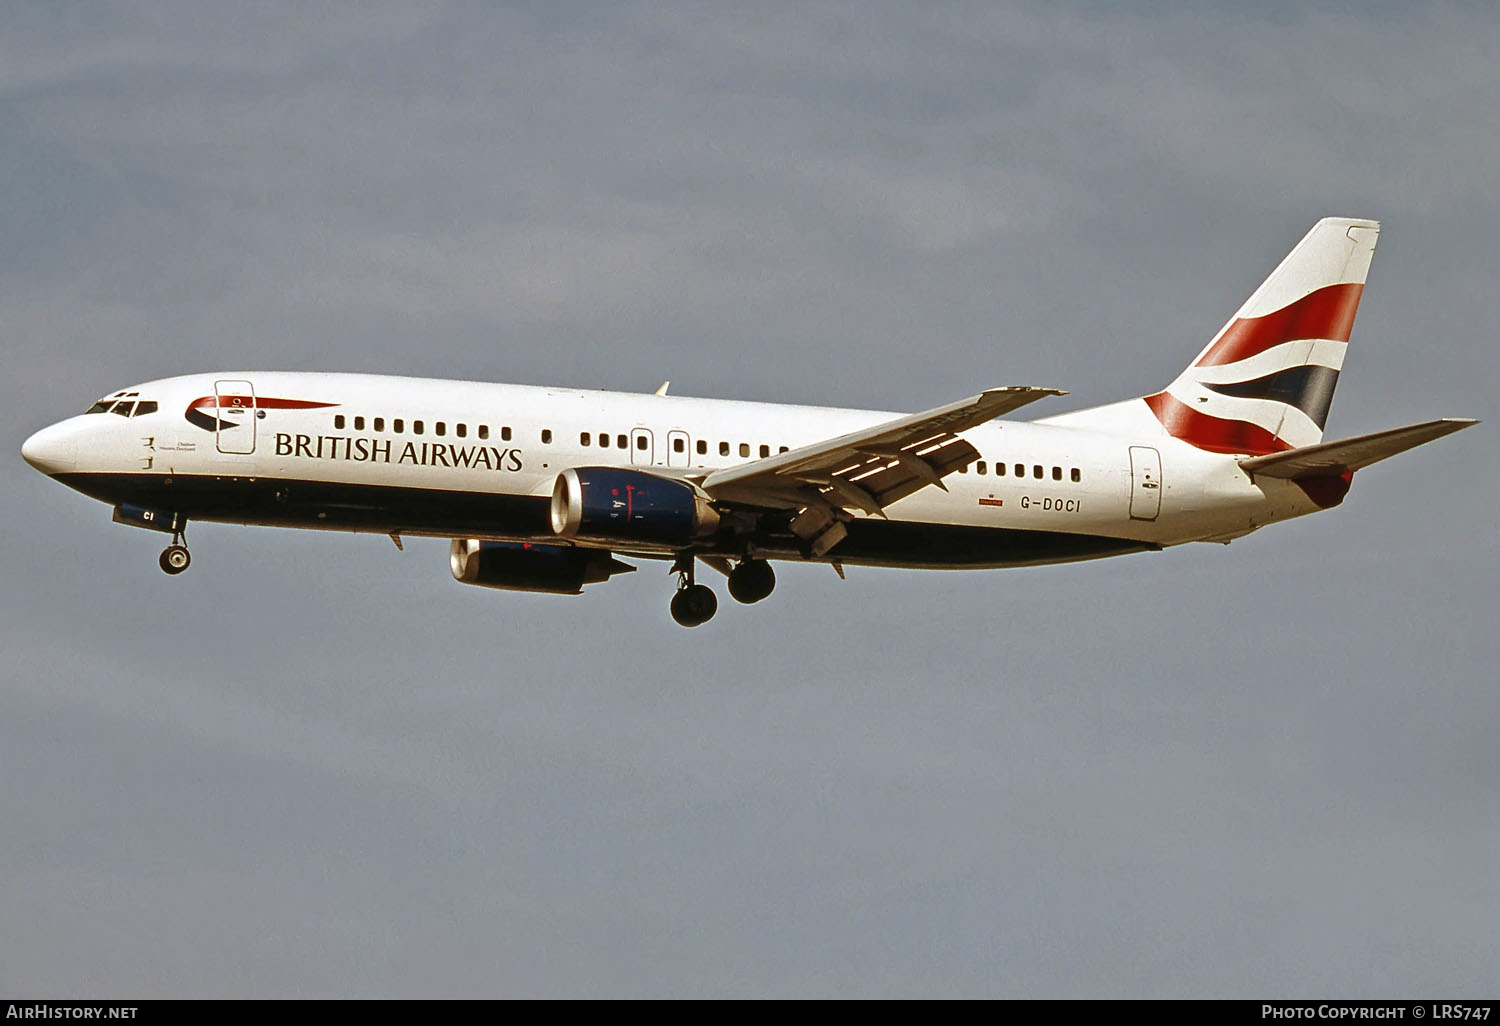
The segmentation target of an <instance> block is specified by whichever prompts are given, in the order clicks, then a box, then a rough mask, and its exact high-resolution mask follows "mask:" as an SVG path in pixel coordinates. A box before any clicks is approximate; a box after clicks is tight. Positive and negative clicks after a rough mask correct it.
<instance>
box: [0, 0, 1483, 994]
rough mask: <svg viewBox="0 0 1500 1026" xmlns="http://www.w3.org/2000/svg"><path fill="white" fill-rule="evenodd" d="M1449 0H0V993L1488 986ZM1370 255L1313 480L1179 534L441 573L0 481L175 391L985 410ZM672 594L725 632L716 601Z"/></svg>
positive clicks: (386, 553)
mask: <svg viewBox="0 0 1500 1026" xmlns="http://www.w3.org/2000/svg"><path fill="white" fill-rule="evenodd" d="M1497 110H1500V14H1497V13H1496V12H1495V10H1494V9H1493V8H1492V7H1491V6H1490V5H1483V4H1442V3H1440V4H1432V5H1421V6H1420V7H1412V6H1408V5H1366V4H1320V3H1310V4H1279V3H1273V4H1265V5H1252V6H1247V5H1202V6H1196V5H1195V6H1191V7H1186V6H1184V7H1178V6H1177V5H1163V4H1141V5H1133V6H1123V5H1122V6H1116V5H1092V4H1055V3H1016V4H988V3H978V4H969V3H934V4H921V5H913V4H903V3H860V4H850V3H842V4H825V3H798V4H786V5H780V4H752V5H739V6H732V7H731V6H727V5H726V6H719V5H702V4H630V3H624V4H613V3H611V4H598V5H589V4H582V3H580V4H571V5H561V6H558V5H551V4H517V5H504V4H490V3H403V4H397V5H371V4H344V3H330V4H324V5H316V6H314V5H304V4H289V5H275V4H256V5H243V6H241V5H233V6H231V5H203V4H196V3H157V2H142V3H136V4H130V5H114V4H90V3H82V4H68V5H58V4H51V3H42V2H35V3H26V2H22V3H15V4H7V5H5V6H4V8H3V9H0V183H3V188H0V240H3V245H0V353H3V356H4V368H5V373H4V375H3V376H0V399H3V401H0V439H3V440H4V441H5V444H6V445H7V446H8V447H9V450H10V453H11V455H10V457H9V458H8V459H0V494H3V495H4V500H3V501H4V509H5V511H6V514H7V521H8V529H7V530H6V531H5V532H4V533H3V534H0V573H3V575H4V579H5V580H6V581H7V582H8V586H7V587H6V588H5V589H4V590H3V592H0V646H3V652H4V654H5V658H4V660H3V663H0V666H3V669H0V779H3V781H4V783H3V784H0V823H3V824H4V828H3V829H0V993H4V994H8V995H12V996H25V997H27V998H42V997H55V998H79V997H90V996H91V997H110V998H129V997H136V998H173V997H175V998H189V997H320V998H333V997H377V998H378V997H401V998H410V997H993V998H1018V997H1218V998H1232V997H1242V998H1264V997H1269V996H1281V997H1333V996H1348V997H1393V998H1399V997H1408V998H1411V997H1432V998H1440V997H1444V996H1469V997H1472V996H1475V995H1484V994H1493V993H1494V992H1495V990H1496V982H1497V979H1500V974H1497V968H1496V967H1497V966H1500V926H1497V924H1500V875H1497V874H1496V872H1495V866H1496V864H1497V859H1500V811H1497V807H1496V804H1495V800H1494V795H1495V794H1496V793H1497V791H1500V747H1497V746H1496V744H1495V737H1496V733H1497V729H1496V728H1497V726H1500V686H1497V675H1496V671H1495V667H1496V665H1497V664H1500V632H1497V630H1496V627H1495V624H1496V619H1497V601H1496V599H1497V585H1496V582H1497V580H1500V530H1497V525H1496V516H1495V510H1496V509H1497V508H1500V484H1497V480H1496V473H1495V470H1496V466H1495V460H1494V456H1493V451H1494V450H1493V442H1492V439H1493V437H1494V435H1493V431H1494V430H1495V424H1496V423H1497V422H1500V409H1497V399H1496V384H1495V383H1496V381H1497V380H1500V356H1497V347H1496V343H1495V330H1494V318H1495V313H1494V301H1495V287H1494V285H1495V271H1496V266H1497V264H1496V259H1495V249H1494V244H1493V243H1492V242H1491V240H1490V237H1491V235H1492V234H1493V233H1496V232H1497V229H1500V194H1497V188H1500V187H1497V184H1496V183H1497V182H1500V175H1497V164H1500V143H1497V128H1500V124H1497V116H1496V113H1495V112H1496V111H1497ZM1324 216H1348V217H1369V218H1377V219H1380V220H1381V221H1382V222H1383V230H1382V233H1381V239H1380V247H1379V249H1378V250H1377V252H1376V255H1375V260H1374V265H1373V267H1372V270H1371V274H1370V279H1369V286H1368V288H1367V289H1366V291H1365V294H1364V300H1363V303H1362V305H1361V310H1360V313H1359V318H1358V321H1357V322H1356V325H1355V328H1354V333H1353V338H1352V347H1351V350H1350V352H1349V354H1348V359H1347V360H1346V362H1345V365H1344V371H1343V374H1342V376H1341V379H1340V383H1341V388H1340V389H1339V392H1338V395H1337V398H1336V400H1335V402H1334V405H1333V411H1332V414H1331V417H1330V420H1329V424H1328V435H1329V437H1342V436H1346V435H1353V434H1359V433H1363V432H1367V431H1375V430H1380V429H1383V428H1387V427H1395V426H1399V425H1402V424H1407V423H1412V422H1417V421H1423V420H1428V419H1432V418H1435V417H1440V416H1469V417H1479V418H1482V419H1484V420H1485V421H1486V423H1485V424H1483V425H1481V426H1480V427H1478V428H1474V429H1472V430H1469V431H1466V432H1463V433H1461V434H1459V435H1456V436H1453V437H1451V438H1446V439H1443V440H1441V441H1439V442H1436V443H1434V444H1433V445H1431V446H1429V447H1424V448H1422V449H1419V450H1417V451H1415V452H1412V453H1410V454H1407V455H1404V456H1401V457H1399V458H1397V459H1394V460H1392V461H1390V462H1387V463H1383V464H1381V465H1380V466H1378V467H1375V468H1372V469H1369V470H1366V471H1362V472H1361V473H1360V474H1359V475H1358V476H1357V478H1356V480H1355V482H1354V487H1353V489H1352V491H1351V493H1350V495H1349V498H1348V499H1347V501H1346V502H1345V503H1344V505H1343V506H1341V507H1340V508H1338V509H1336V510H1333V511H1330V512H1326V513H1322V514H1319V515H1317V516H1315V517H1311V518H1306V519H1302V520H1298V521H1293V522H1290V523H1286V524H1281V525H1276V526H1273V527H1270V528H1268V529H1266V530H1263V531H1261V532H1258V533H1256V534H1254V535H1252V536H1250V537H1247V538H1244V539H1241V540H1239V541H1236V542H1235V543H1234V544H1233V545H1231V546H1228V547H1221V546H1218V545H1188V546H1183V547H1179V548H1175V549H1170V550H1167V551H1164V552H1159V553H1150V554H1141V555H1133V556H1127V557H1121V558H1118V559H1114V560H1106V561H1101V562H1095V563H1084V564H1077V565H1072V566H1062V567H1043V568H1036V569H1026V570H1003V571H984V572H970V573H954V572H908V571H894V570H878V569H867V568H850V570H849V572H848V580H846V581H841V580H839V579H838V577H836V576H835V575H834V573H833V572H832V571H831V570H829V569H828V568H827V567H826V566H822V567H817V566H785V567H783V568H781V569H780V571H779V573H780V584H779V586H778V588H777V591H776V594H775V595H774V596H773V597H772V598H771V599H769V600H767V601H766V602H764V603H761V604H758V605H756V606H753V607H742V606H738V605H735V604H733V603H729V602H727V601H725V602H724V603H723V604H722V605H721V609H720V613H719V616H718V617H717V618H716V619H715V620H713V621H712V622H711V623H709V624H707V625H705V626H703V627H700V628H698V629H696V630H694V631H691V632H688V631H684V630H682V629H681V628H678V627H677V626H675V625H674V624H673V623H672V622H671V620H670V618H669V616H668V613H667V601H668V599H669V598H670V595H671V588H672V579H671V578H670V577H669V576H667V575H666V574H665V573H664V572H661V569H660V567H656V566H652V565H650V564H647V565H646V566H644V567H643V568H642V572H640V573H636V574H633V575H630V576H627V577H623V578H619V579H617V580H615V581H612V582H609V583H607V584H604V585H600V586H596V587H590V588H589V589H588V591H587V592H586V593H585V594H584V595H583V596H582V597H577V598H561V597H555V596H545V595H527V594H514V593H506V592H492V591H487V590H481V589H475V588H466V587H464V586H462V585H460V584H458V583H457V582H455V581H453V580H452V579H451V577H450V576H449V572H448V568H447V559H446V555H447V553H446V547H445V545H444V543H442V542H440V541H436V540H412V541H410V542H408V544H407V547H406V551H405V552H397V551H396V550H395V548H394V547H393V546H392V545H391V544H390V542H389V540H387V539H385V538H383V537H380V536H358V535H345V534H324V533H319V532H297V531H285V530H271V529H261V528H243V527H230V526H220V525H212V524H201V525H197V526H196V527H194V529H193V530H192V532H191V536H192V542H193V554H194V561H193V568H192V570H191V571H190V572H189V573H187V574H184V575H183V576H181V577H178V578H169V577H167V576H166V575H164V574H162V573H161V572H160V571H159V570H158V569H157V567H156V565H155V564H156V555H157V552H158V550H159V548H160V545H161V538H160V536H158V535H156V534H153V533H151V532H146V531H138V530H132V529H129V528H125V527H121V526H118V525H114V524H111V523H110V521H109V510H108V509H107V508H106V507H104V506H102V505H101V504H99V503H96V502H93V501H91V500H88V499H86V498H84V497H83V496H81V495H79V494H76V493H74V492H72V491H70V490H68V489H66V488H63V487H61V486H59V485H57V484H56V483H54V482H52V481H50V480H48V479H46V478H45V477H44V476H42V475H40V474H38V473H36V472H35V471H34V470H32V469H31V468H29V467H28V466H26V465H25V464H24V463H23V462H22V460H21V458H20V454H19V447H20V444H21V441H22V440H23V439H24V438H25V437H26V436H27V435H28V434H30V433H31V432H33V431H35V430H37V429H38V428H40V427H43V426H45V425H46V424H48V423H51V422H53V421H56V420H60V419H62V418H64V417H66V416H70V415H72V414H75V413H78V412H81V411H82V410H83V409H84V408H86V407H87V406H88V405H89V404H90V403H91V402H92V401H93V400H94V399H95V398H97V397H98V396H99V395H102V394H105V393H108V392H112V391H115V390H117V389H119V388H123V387H124V386H126V385H127V384H130V383H134V382H140V381H145V380H149V379H152V378H157V377H163V376H168V375H172V374H178V373H190V372H202V371H213V370H223V369H240V370H243V369H286V370H353V371H367V372H375V373H393V374H408V375H419V376H427V377H456V378H472V379H480V380H492V381H511V382H523V383H532V384H557V385H567V386H575V387H589V388H608V389H618V390H639V391H651V390H654V389H655V388H656V387H657V386H658V385H659V384H660V383H661V381H663V380H664V379H671V380H672V382H673V386H672V390H673V392H674V393H675V394H685V395H702V396H713V397H723V398H736V399H753V400H765V401H784V402H794V403H808V404H826V405H838V406H853V407H860V408H874V409H888V410H893V411H903V412H911V411H917V410H922V409H926V408H930V407H933V406H936V405H939V404H941V403H944V402H947V401H950V400H952V399H956V398H960V397H963V396H966V395H970V394H973V392H974V391H976V389H977V388H980V387H989V386H999V385H1013V384H1029V385H1040V386H1050V387H1058V388H1064V389H1068V390H1069V391H1070V394H1069V395H1068V396H1066V397H1064V398H1062V399H1051V400H1047V401H1046V404H1047V409H1046V410H1045V411H1043V410H1042V409H1041V405H1040V404H1039V405H1038V406H1037V407H1035V408H1034V409H1035V410H1036V411H1037V412H1036V415H1037V416H1043V415H1046V414H1048V413H1056V412H1062V411H1064V410H1066V409H1073V408H1082V407H1086V406H1091V405H1096V404H1099V403H1104V402H1109V401H1112V400H1115V399H1120V398H1126V397H1130V396H1136V395H1142V394H1147V393H1149V392H1153V391H1156V390H1158V389H1159V388H1161V387H1162V386H1164V385H1165V384H1166V383H1167V382H1168V381H1170V380H1171V379H1172V378H1173V377H1174V376H1175V375H1176V373H1177V371H1178V370H1180V369H1181V367H1183V366H1184V365H1185V364H1186V363H1187V362H1188V361H1189V360H1190V359H1191V358H1192V357H1193V356H1194V355H1195V354H1196V353H1197V352H1198V350H1199V349H1201V348H1202V346H1203V345H1204V343H1205V342H1206V341H1207V340H1208V338H1210V337H1211V336H1212V335H1213V334H1214V333H1215V332H1216V331H1217V330H1218V328H1219V327H1220V326H1221V325H1222V324H1223V323H1224V321H1225V320H1226V319H1228V317H1229V316H1230V315H1231V314H1232V313H1233V312H1234V311H1235V310H1236V309H1237V308H1238V307H1239V305H1240V303H1241V302H1242V301H1243V300H1244V298H1245V297H1246V296H1248V295H1249V293H1250V292H1251V291H1252V290H1253V289H1254V287H1255V286H1256V285H1257V284H1258V283H1259V282H1260V281H1261V280H1262V279H1263V278H1264V277H1265V275H1266V274H1267V273H1269V271H1270V270H1271V269H1272V268H1273V267H1274V266H1275V265H1276V263H1277V262H1278V261H1279V260H1280V259H1281V257H1282V256H1283V255H1284V254H1285V253H1286V251H1287V250H1288V249H1290V248H1291V246H1292V245H1294V244H1295V243H1296V241H1297V240H1298V239H1300V238H1301V236H1302V235H1303V234H1304V233H1305V232H1306V230H1307V229H1308V227H1309V226H1310V225H1311V224H1312V223H1313V222H1314V221H1316V220H1317V219H1318V218H1320V217H1324ZM721 597H723V596H722V593H721Z"/></svg>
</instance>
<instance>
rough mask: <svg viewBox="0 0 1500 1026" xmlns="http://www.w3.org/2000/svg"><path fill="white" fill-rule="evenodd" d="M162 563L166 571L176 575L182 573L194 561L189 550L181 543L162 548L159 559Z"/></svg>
mask: <svg viewBox="0 0 1500 1026" xmlns="http://www.w3.org/2000/svg"><path fill="white" fill-rule="evenodd" d="M157 562H158V563H160V564H161V568H162V571H163V572H164V573H168V574H171V575H172V576H174V577H175V576H176V575H178V574H180V573H182V572H183V571H184V570H186V569H187V568H188V566H189V565H190V564H191V563H192V562H193V557H192V556H191V555H189V554H188V550H187V549H186V548H184V547H183V546H181V545H169V546H167V547H166V548H165V549H163V550H162V553H161V558H160V559H159V560H157Z"/></svg>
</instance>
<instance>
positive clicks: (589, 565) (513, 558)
mask: <svg viewBox="0 0 1500 1026" xmlns="http://www.w3.org/2000/svg"><path fill="white" fill-rule="evenodd" d="M448 564H449V566H450V567H451V568H452V570H453V576H454V578H455V579H457V580H460V581H462V582H463V583H465V584H477V585H479V586H480V587H481V588H503V589H505V590H507V591H541V592H547V593H549V594H553V595H577V594H578V593H580V592H581V591H583V586H584V585H585V584H598V583H599V582H600V581H607V580H609V579H610V577H612V576H614V575H615V574H625V573H630V572H631V571H632V570H634V569H635V567H633V566H631V565H630V564H629V563H621V562H620V561H619V560H618V559H615V558H613V557H612V556H610V554H609V553H608V552H605V551H604V550H602V549H575V548H570V547H568V546H565V545H526V544H522V543H520V542H487V541H478V540H476V539H473V538H455V539H454V540H453V543H452V545H450V546H449V548H448Z"/></svg>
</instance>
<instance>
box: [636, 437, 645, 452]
mask: <svg viewBox="0 0 1500 1026" xmlns="http://www.w3.org/2000/svg"><path fill="white" fill-rule="evenodd" d="M635 447H636V448H637V449H644V448H646V436H645V435H641V436H639V437H638V438H636V440H635Z"/></svg>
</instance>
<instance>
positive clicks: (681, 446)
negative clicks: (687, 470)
mask: <svg viewBox="0 0 1500 1026" xmlns="http://www.w3.org/2000/svg"><path fill="white" fill-rule="evenodd" d="M672 451H673V452H687V442H685V441H683V440H682V439H681V438H674V439H672Z"/></svg>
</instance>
